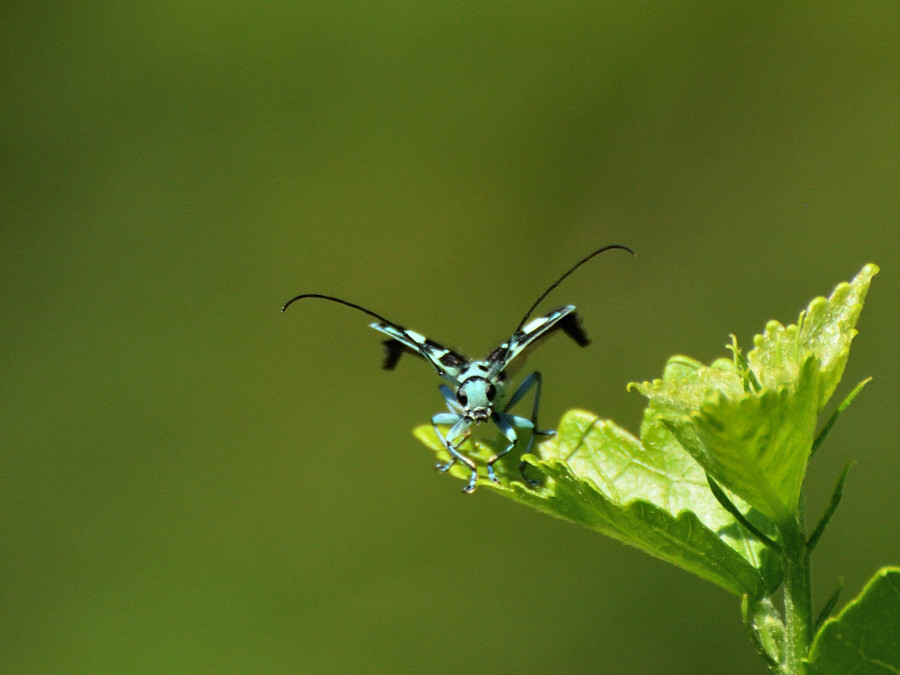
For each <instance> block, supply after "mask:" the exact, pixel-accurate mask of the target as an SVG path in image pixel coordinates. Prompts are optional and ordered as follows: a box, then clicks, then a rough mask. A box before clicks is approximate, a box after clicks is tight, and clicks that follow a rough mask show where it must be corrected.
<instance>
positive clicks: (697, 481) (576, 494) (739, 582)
mask: <svg viewBox="0 0 900 675" xmlns="http://www.w3.org/2000/svg"><path fill="white" fill-rule="evenodd" d="M415 434H416V436H417V437H418V438H419V439H420V440H421V441H422V442H423V443H425V445H427V446H428V447H430V448H431V449H432V450H433V451H435V452H436V453H437V454H438V456H444V455H446V450H445V449H443V448H442V447H441V445H440V441H439V440H438V439H437V437H436V436H435V435H434V432H433V430H432V429H431V427H430V426H422V427H419V428H418V429H416V431H415ZM642 435H643V440H644V442H643V443H642V442H641V441H639V440H638V439H636V438H635V437H634V436H633V435H631V434H630V433H628V432H627V431H625V430H624V429H622V428H620V427H618V426H617V425H615V424H613V423H612V422H609V421H605V420H600V419H598V418H597V417H596V416H595V415H592V414H591V413H588V412H585V411H581V410H572V411H569V412H568V413H566V415H565V416H564V417H563V419H562V421H561V422H560V425H559V427H558V429H557V434H556V436H555V437H552V438H550V439H548V440H546V441H544V442H543V443H541V445H540V448H539V454H540V459H539V458H538V457H537V456H535V455H526V456H525V459H526V461H527V462H528V463H529V464H530V465H532V466H533V467H535V468H537V469H538V470H539V471H540V472H541V473H542V474H543V475H544V482H543V484H542V485H541V486H540V487H539V488H538V489H534V488H531V487H528V486H526V485H525V484H523V483H522V482H521V479H520V477H519V476H518V474H517V472H516V471H515V467H514V466H510V467H506V466H504V465H503V464H500V463H498V464H497V465H496V466H497V470H498V474H499V475H500V478H501V485H493V484H490V483H487V482H485V483H484V484H485V485H486V486H490V487H491V488H492V489H493V490H495V491H497V492H498V493H500V494H503V495H505V496H508V497H512V498H513V499H515V500H517V501H520V502H523V503H525V504H528V505H530V506H533V507H535V508H537V509H538V510H540V511H543V512H544V513H547V514H550V515H553V516H556V517H558V518H563V519H565V520H570V521H573V522H576V523H579V524H581V525H584V526H586V527H589V528H591V529H593V530H596V531H598V532H601V533H603V534H606V535H608V536H610V537H613V538H615V539H618V540H620V541H622V542H624V543H626V544H629V545H632V546H636V547H638V548H640V549H642V550H644V551H646V552H647V553H649V554H651V555H653V556H656V557H658V558H662V559H663V560H666V561H668V562H671V563H672V564H674V565H677V566H679V567H682V568H684V569H686V570H688V571H690V572H692V573H694V574H697V575H699V576H701V577H703V578H705V579H708V580H710V581H712V582H713V583H716V584H718V585H719V586H722V587H723V588H725V589H727V590H729V591H730V592H732V593H735V594H737V595H741V594H745V593H747V594H750V595H752V596H754V597H757V596H759V595H760V594H762V593H763V592H764V590H765V587H766V583H765V582H764V580H763V576H762V575H761V574H760V572H759V570H758V569H757V568H758V567H760V568H762V567H765V565H764V561H765V560H768V558H767V554H766V552H765V550H764V549H765V547H764V546H763V544H762V543H760V542H758V541H756V540H754V539H753V538H752V537H748V536H747V534H746V533H745V532H744V531H743V530H742V529H741V528H740V527H739V526H738V525H737V523H736V522H735V520H734V519H733V518H732V517H731V516H730V515H729V514H728V512H726V511H725V510H724V509H723V508H722V507H721V506H720V505H719V503H718V502H717V501H716V499H715V498H714V497H713V496H712V494H711V493H710V491H709V488H708V487H707V483H706V475H705V473H704V472H703V470H702V469H701V468H700V467H699V465H698V464H697V463H696V462H695V461H694V460H693V459H692V458H691V457H690V456H689V455H688V454H687V453H686V452H685V451H684V449H683V448H681V447H680V446H679V445H678V443H677V442H676V441H675V440H674V438H673V437H672V435H671V434H669V433H668V432H667V431H666V429H665V428H663V427H662V426H661V425H660V424H659V423H658V421H657V420H655V418H651V417H647V418H645V423H644V426H643V428H642ZM648 438H649V439H650V440H649V442H648ZM466 453H467V454H468V455H470V456H472V457H474V458H475V459H476V460H479V461H480V460H481V459H482V458H484V457H488V456H489V455H490V446H489V445H488V444H485V443H481V442H475V443H473V444H472V445H471V447H468V448H467V449H466ZM454 475H457V477H459V478H461V479H464V480H465V479H466V478H467V477H468V473H467V472H463V471H459V473H458V474H457V473H455V472H454ZM773 574H777V572H773Z"/></svg>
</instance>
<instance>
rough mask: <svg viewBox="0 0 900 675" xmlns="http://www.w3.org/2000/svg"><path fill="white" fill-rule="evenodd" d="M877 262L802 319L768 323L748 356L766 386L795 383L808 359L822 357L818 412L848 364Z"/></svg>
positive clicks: (813, 305)
mask: <svg viewBox="0 0 900 675" xmlns="http://www.w3.org/2000/svg"><path fill="white" fill-rule="evenodd" d="M876 274H878V267H877V266H876V265H873V264H868V265H866V266H865V267H863V268H862V270H860V272H859V274H857V275H856V277H854V278H853V280H852V281H850V282H849V283H842V284H839V285H838V286H837V287H836V288H835V289H834V291H833V292H832V294H831V297H829V298H828V299H827V300H826V299H825V298H822V297H819V298H816V299H815V300H813V301H812V302H811V303H809V306H808V307H807V308H806V310H804V311H803V312H801V313H800V318H799V320H798V321H797V324H791V325H789V326H782V325H781V324H780V323H779V322H777V321H770V322H769V323H768V324H766V330H765V332H764V333H763V334H762V335H757V336H756V337H755V338H754V339H753V343H754V345H755V349H753V350H752V351H751V352H750V353H749V354H748V355H747V360H748V361H749V363H750V366H751V368H752V369H753V371H754V372H755V373H756V376H757V378H758V379H759V381H760V383H761V384H762V386H763V387H764V388H769V389H775V388H777V387H779V386H780V385H782V384H784V383H786V382H795V381H797V379H798V378H799V373H800V371H801V369H802V368H803V364H804V363H806V361H807V358H808V357H809V356H810V355H812V356H815V357H816V359H817V360H818V362H819V371H820V372H819V381H818V401H817V412H818V411H819V410H821V409H822V408H823V407H825V404H826V403H827V402H828V399H830V398H831V395H832V394H833V393H834V390H835V388H836V387H837V385H838V382H840V380H841V376H842V375H843V372H844V366H845V365H846V364H847V357H848V356H849V354H850V343H851V341H852V340H853V338H854V337H855V336H856V333H857V331H856V322H857V320H858V319H859V314H860V312H861V311H862V307H863V303H864V302H865V299H866V293H867V292H868V290H869V284H870V283H871V281H872V277H874V276H875V275H876Z"/></svg>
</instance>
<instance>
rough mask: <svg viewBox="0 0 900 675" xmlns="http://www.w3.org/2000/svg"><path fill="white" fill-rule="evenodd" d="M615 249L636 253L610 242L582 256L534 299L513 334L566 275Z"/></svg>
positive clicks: (520, 328)
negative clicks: (595, 257)
mask: <svg viewBox="0 0 900 675" xmlns="http://www.w3.org/2000/svg"><path fill="white" fill-rule="evenodd" d="M613 249H619V250H621V251H627V252H628V253H630V254H631V255H635V252H634V251H632V250H631V249H630V248H628V247H627V246H623V245H622V244H610V245H609V246H604V247H603V248H598V249H597V250H596V251H594V252H593V253H591V254H590V255H588V256H585V257H584V258H582V259H581V260H579V261H578V262H577V263H575V264H574V265H572V267H570V268H569V269H568V271H567V272H566V273H565V274H563V275H562V276H561V277H560V278H559V279H557V280H556V281H554V282H553V283H552V284H550V287H549V288H547V290H546V291H544V292H543V293H541V295H540V297H539V298H538V299H537V300H535V301H534V304H533V305H532V306H531V307H529V308H528V311H527V312H525V316H523V317H522V320H521V321H520V322H519V325H518V326H516V329H515V330H514V331H513V335H515V334H516V333H518V332H519V331H520V330H522V326H524V325H525V322H526V321H528V319H529V318H530V317H531V313H532V312H533V311H534V310H535V309H537V306H538V305H540V304H541V303H542V302H543V301H544V298H546V297H547V296H548V295H550V291H552V290H553V289H554V288H556V287H557V286H559V285H560V284H561V283H562V282H563V280H564V279H565V278H566V277H568V276H569V275H570V274H572V272H574V271H575V270H577V269H578V268H579V267H581V266H582V265H584V264H585V263H586V262H587V261H589V260H590V259H591V258H593V257H594V256H598V255H600V254H601V253H605V252H606V251H611V250H613Z"/></svg>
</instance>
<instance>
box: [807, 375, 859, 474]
mask: <svg viewBox="0 0 900 675" xmlns="http://www.w3.org/2000/svg"><path fill="white" fill-rule="evenodd" d="M871 381H872V378H871V377H867V378H866V379H864V380H863V381H862V382H860V383H859V384H858V385H856V386H855V387H854V388H853V391H851V392H850V393H849V394H847V397H846V398H845V399H844V400H843V401H841V404H840V405H839V406H838V407H837V410H835V411H834V412H833V413H831V417H829V418H828V421H827V422H826V423H825V426H823V427H822V430H821V431H820V432H819V435H818V436H816V440H814V441H813V446H812V450H811V451H810V453H809V456H810V457H812V456H813V455H814V454H816V450H818V449H819V447H820V446H821V445H822V443H824V442H825V439H826V438H827V437H828V432H829V431H831V427H833V426H834V423H835V422H837V421H838V418H839V417H840V416H841V413H842V412H844V411H845V410H846V409H847V408H849V407H850V404H851V403H853V399H855V398H856V395H857V394H859V392H861V391H862V390H863V387H865V386H866V385H867V384H869V382H871Z"/></svg>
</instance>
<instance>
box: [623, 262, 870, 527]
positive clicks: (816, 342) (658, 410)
mask: <svg viewBox="0 0 900 675" xmlns="http://www.w3.org/2000/svg"><path fill="white" fill-rule="evenodd" d="M877 272H878V268H877V267H876V266H875V265H866V266H865V267H864V268H863V269H862V271H861V272H860V273H859V274H858V275H857V276H856V278H854V279H853V281H851V282H850V283H843V284H840V285H839V286H837V288H835V290H834V292H833V293H832V294H831V297H830V298H829V299H827V300H826V299H825V298H817V299H816V300H813V301H812V302H811V303H810V304H809V306H808V308H807V309H806V310H805V311H804V312H803V313H801V315H800V321H798V324H797V325H790V326H787V327H784V326H782V325H781V324H780V323H778V322H777V321H771V322H769V324H768V325H767V326H766V331H765V332H764V333H763V334H762V335H757V336H756V337H755V338H754V344H755V345H756V346H755V348H754V349H753V350H752V351H751V352H750V353H749V354H748V355H747V356H746V357H745V356H744V355H743V354H742V352H741V351H740V349H739V348H738V346H737V343H736V341H735V340H734V339H733V338H732V344H731V346H730V347H729V348H730V349H731V351H732V352H733V358H732V359H731V360H726V359H719V360H718V361H716V362H714V363H713V364H712V365H711V366H708V367H707V366H704V365H703V364H701V363H699V362H697V361H694V360H692V359H689V358H687V357H684V356H676V357H674V358H672V359H670V360H669V362H668V363H667V364H666V368H665V371H664V373H663V378H662V379H661V380H654V381H653V382H644V383H643V384H633V385H631V386H633V387H635V388H636V389H638V391H640V392H641V393H642V394H643V395H644V396H646V397H647V398H648V399H649V400H650V406H649V409H650V410H652V411H654V412H655V414H657V415H658V416H659V417H660V419H661V421H662V423H663V424H664V425H665V426H666V428H667V429H669V430H670V431H671V432H672V433H673V434H674V435H675V437H676V438H677V439H678V441H679V443H681V445H682V446H684V448H685V449H686V450H687V451H688V452H689V453H690V454H691V456H692V457H694V459H696V460H697V462H698V463H699V464H700V465H701V466H702V467H703V468H704V469H705V470H706V471H707V472H708V473H709V474H710V476H712V477H713V478H714V479H715V480H716V481H717V482H718V483H719V484H721V485H722V486H723V487H725V488H727V489H729V490H731V491H732V492H734V493H735V494H736V495H738V496H739V497H740V498H741V499H743V500H744V501H746V502H747V503H748V504H750V505H751V506H752V507H753V508H755V509H756V510H758V511H759V512H760V513H762V514H763V515H764V516H766V517H767V518H769V519H771V520H773V521H775V522H786V521H787V520H789V519H790V518H792V517H793V515H794V513H795V512H796V510H797V507H798V504H799V499H800V491H801V488H802V485H803V478H804V476H805V474H806V466H807V464H808V461H809V457H810V454H811V451H812V446H813V442H814V439H815V427H816V422H817V414H818V412H819V411H820V410H821V408H822V406H824V405H825V403H826V402H827V401H828V398H829V397H830V396H831V394H832V393H833V392H834V388H835V387H836V386H837V383H838V381H839V380H840V377H841V374H842V373H843V369H844V366H845V364H846V361H847V356H848V354H849V349H850V342H851V341H852V339H853V336H854V335H856V329H855V325H856V322H857V319H858V318H859V313H860V311H861V309H862V304H863V301H864V299H865V295H866V291H867V290H868V287H869V283H870V281H871V279H872V277H873V276H874V275H875V274H876V273H877ZM857 392H858V389H857V390H855V391H854V393H853V394H852V395H851V397H849V398H850V400H852V396H853V395H855V393H857Z"/></svg>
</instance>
